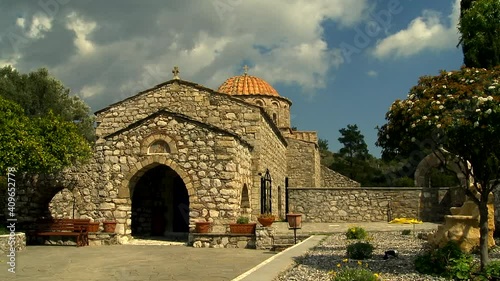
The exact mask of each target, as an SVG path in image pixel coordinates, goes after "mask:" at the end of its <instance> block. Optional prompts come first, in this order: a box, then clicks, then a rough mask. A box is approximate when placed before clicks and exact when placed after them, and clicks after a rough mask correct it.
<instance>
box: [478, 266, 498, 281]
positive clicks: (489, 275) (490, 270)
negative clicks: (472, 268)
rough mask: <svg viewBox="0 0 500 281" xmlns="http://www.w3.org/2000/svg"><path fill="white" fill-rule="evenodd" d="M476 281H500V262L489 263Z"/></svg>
mask: <svg viewBox="0 0 500 281" xmlns="http://www.w3.org/2000/svg"><path fill="white" fill-rule="evenodd" d="M474 280H478V281H486V280H500V261H491V262H490V263H488V264H487V265H486V266H485V267H484V269H483V271H482V272H480V273H479V274H478V277H477V278H476V279H474Z"/></svg>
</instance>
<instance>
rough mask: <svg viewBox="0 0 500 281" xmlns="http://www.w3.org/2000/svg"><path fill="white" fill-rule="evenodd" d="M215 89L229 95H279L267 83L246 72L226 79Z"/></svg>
mask: <svg viewBox="0 0 500 281" xmlns="http://www.w3.org/2000/svg"><path fill="white" fill-rule="evenodd" d="M217 91H218V92H221V93H225V94H229V95H269V96H279V94H278V92H277V91H276V90H275V89H274V88H273V87H272V86H271V85H269V83H267V82H266V81H264V80H262V79H260V78H258V77H255V76H251V75H248V74H246V73H245V74H243V75H240V76H234V77H231V78H229V79H227V80H226V81H225V82H224V83H222V85H220V87H219V89H218V90H217Z"/></svg>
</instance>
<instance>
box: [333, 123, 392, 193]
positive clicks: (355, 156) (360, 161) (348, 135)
mask: <svg viewBox="0 0 500 281" xmlns="http://www.w3.org/2000/svg"><path fill="white" fill-rule="evenodd" d="M339 132H340V134H341V136H340V137H339V138H338V140H339V142H340V143H341V144H343V147H342V148H341V149H340V150H339V152H338V153H336V154H334V157H333V163H332V164H331V165H330V168H331V169H333V170H335V171H337V172H339V173H341V174H343V175H346V176H348V177H350V178H351V179H353V180H355V181H357V182H359V183H361V185H363V186H367V185H381V184H383V183H382V182H381V179H382V178H383V177H382V172H381V170H380V169H379V168H378V167H377V166H378V163H376V162H377V161H376V159H375V158H374V157H373V156H371V155H370V154H369V153H368V148H367V145H366V143H365V139H364V136H363V135H362V134H361V132H360V131H359V129H358V126H357V125H347V128H342V129H340V130H339Z"/></svg>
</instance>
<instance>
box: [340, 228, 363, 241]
mask: <svg viewBox="0 0 500 281" xmlns="http://www.w3.org/2000/svg"><path fill="white" fill-rule="evenodd" d="M345 235H346V237H347V239H365V238H366V236H367V233H366V230H365V229H364V228H362V227H359V226H353V227H350V228H349V229H347V232H346V233H345Z"/></svg>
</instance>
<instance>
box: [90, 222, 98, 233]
mask: <svg viewBox="0 0 500 281" xmlns="http://www.w3.org/2000/svg"><path fill="white" fill-rule="evenodd" d="M98 231H99V222H98V221H97V222H89V227H88V232H98Z"/></svg>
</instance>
